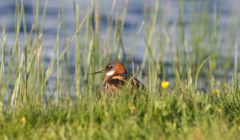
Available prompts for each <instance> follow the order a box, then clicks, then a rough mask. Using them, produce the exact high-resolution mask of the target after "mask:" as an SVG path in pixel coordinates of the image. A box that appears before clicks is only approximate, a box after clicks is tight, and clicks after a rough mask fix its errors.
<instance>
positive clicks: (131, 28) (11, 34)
mask: <svg viewBox="0 0 240 140" xmlns="http://www.w3.org/2000/svg"><path fill="white" fill-rule="evenodd" d="M36 2H38V4H39V12H40V17H39V19H40V23H41V18H42V12H43V9H44V5H45V1H34V0H24V5H25V9H24V10H25V16H26V25H27V26H26V27H27V31H30V30H31V28H32V26H33V24H34V23H35V13H34V8H35V7H34V5H35V3H36ZM15 3H16V2H15V0H8V1H2V2H1V4H0V19H1V20H0V27H1V29H2V27H3V28H5V29H6V32H7V35H8V39H7V45H8V46H11V45H13V44H14V41H13V40H14V39H15V16H14V15H15V9H16V6H15ZM76 3H78V4H79V6H80V16H81V18H82V17H83V16H84V15H85V14H86V12H87V10H88V9H89V8H90V5H91V1H90V0H76ZM96 3H97V5H98V7H99V13H100V14H101V18H100V25H101V26H100V35H101V39H102V40H103V39H104V35H105V33H106V29H107V20H108V17H109V15H110V12H109V11H111V8H112V0H101V1H98V0H96ZM208 3H209V6H208V7H206V5H207V2H206V1H205V2H204V1H203V0H186V3H184V5H183V7H185V8H183V9H181V10H182V11H183V13H182V14H183V17H186V18H185V19H184V24H186V31H187V32H186V34H185V38H186V39H187V40H188V39H189V38H190V37H191V34H190V33H189V32H188V26H187V25H189V24H191V22H194V21H192V20H191V19H192V17H191V14H190V13H191V12H190V10H191V9H192V8H193V7H194V10H195V11H196V12H203V11H206V10H207V11H208V12H209V15H210V19H211V20H213V18H214V14H215V12H217V14H220V15H218V16H219V17H220V19H219V22H218V27H219V35H218V45H219V47H224V49H223V54H222V55H223V56H224V55H225V51H224V50H225V49H227V48H228V47H232V48H233V46H232V44H234V43H232V41H236V43H238V44H239V43H240V42H239V35H240V34H239V33H240V29H239V28H237V25H238V24H239V21H240V16H239V13H240V11H239V5H240V1H239V0H209V1H208ZM181 4H182V3H180V2H179V1H178V0H159V7H160V10H161V12H162V15H163V17H162V18H161V19H162V20H163V22H164V24H166V25H167V26H166V29H164V30H166V31H168V33H169V35H170V37H171V38H172V39H173V40H176V37H177V36H176V31H177V29H178V26H179V24H178V23H177V20H178V18H179V10H180V9H179V7H181V6H179V5H181ZM124 6H125V1H124V0H116V8H115V9H116V10H114V17H113V22H116V17H117V14H119V13H120V14H122V12H123V9H124ZM154 6H155V0H147V1H146V0H129V2H128V11H127V15H126V19H125V24H124V32H123V41H124V46H125V49H126V52H129V48H130V47H128V46H134V45H135V46H136V52H135V54H134V59H135V60H141V59H142V56H143V54H144V52H145V51H144V50H145V46H146V44H145V41H144V32H141V33H140V35H139V36H138V38H137V41H136V42H135V43H136V44H133V42H132V40H134V39H135V38H136V34H137V33H138V30H139V28H140V27H141V26H142V25H143V26H144V23H145V17H144V10H143V9H144V7H147V8H149V9H151V8H154ZM61 10H63V11H64V17H65V20H64V21H65V26H66V36H67V37H71V36H72V35H73V34H74V31H75V29H74V28H75V25H74V12H73V1H72V0H49V2H48V8H47V13H46V17H45V26H44V29H43V48H42V52H43V62H44V63H46V64H47V63H49V62H50V60H51V57H52V56H53V54H54V52H53V48H54V46H55V45H56V34H57V26H56V25H58V14H59V12H60V11H61ZM160 22H161V21H160ZM159 30H160V31H162V30H163V29H159ZM19 38H20V41H21V44H22V46H24V41H25V40H24V28H23V26H21V28H20V36H19ZM63 39H64V33H63V32H61V36H60V40H63ZM61 45H62V43H61ZM72 45H73V48H72V49H69V54H70V58H71V59H70V62H69V64H70V65H69V67H70V71H72V73H74V58H75V56H74V55H75V53H74V44H72ZM62 47H63V46H62ZM174 47H178V46H177V44H175V43H174V42H173V44H172V46H168V47H167V48H166V52H165V53H169V54H170V55H171V53H174V51H171V49H172V48H174ZM233 50H234V49H233ZM238 51H239V50H238ZM232 53H234V51H233V52H232ZM239 56H240V55H239ZM169 73H171V70H170V72H169ZM169 75H170V74H169ZM55 78H56V77H55ZM55 78H54V76H53V77H52V79H55Z"/></svg>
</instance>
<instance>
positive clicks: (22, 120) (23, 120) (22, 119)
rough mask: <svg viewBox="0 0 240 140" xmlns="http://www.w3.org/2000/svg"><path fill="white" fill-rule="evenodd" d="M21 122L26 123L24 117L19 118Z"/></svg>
mask: <svg viewBox="0 0 240 140" xmlns="http://www.w3.org/2000/svg"><path fill="white" fill-rule="evenodd" d="M21 122H22V123H23V124H25V123H26V122H27V119H26V117H24V116H23V117H22V118H21Z"/></svg>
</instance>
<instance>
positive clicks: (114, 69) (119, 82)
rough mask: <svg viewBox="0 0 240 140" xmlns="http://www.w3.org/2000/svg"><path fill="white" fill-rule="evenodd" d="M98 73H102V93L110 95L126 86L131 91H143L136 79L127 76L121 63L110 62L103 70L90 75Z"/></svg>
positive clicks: (142, 86) (141, 85)
mask: <svg viewBox="0 0 240 140" xmlns="http://www.w3.org/2000/svg"><path fill="white" fill-rule="evenodd" d="M98 73H104V79H103V86H102V91H103V92H108V93H109V94H110V95H113V94H114V93H115V92H116V91H118V90H121V89H122V88H123V87H126V86H127V85H130V86H131V89H132V90H133V89H144V85H143V84H142V83H141V82H140V81H139V80H138V79H137V78H135V77H133V76H132V75H130V74H128V72H127V70H126V67H125V66H124V65H123V64H122V63H121V62H118V61H115V62H110V63H108V64H107V65H106V67H105V68H104V69H103V70H100V71H97V72H94V73H91V74H98Z"/></svg>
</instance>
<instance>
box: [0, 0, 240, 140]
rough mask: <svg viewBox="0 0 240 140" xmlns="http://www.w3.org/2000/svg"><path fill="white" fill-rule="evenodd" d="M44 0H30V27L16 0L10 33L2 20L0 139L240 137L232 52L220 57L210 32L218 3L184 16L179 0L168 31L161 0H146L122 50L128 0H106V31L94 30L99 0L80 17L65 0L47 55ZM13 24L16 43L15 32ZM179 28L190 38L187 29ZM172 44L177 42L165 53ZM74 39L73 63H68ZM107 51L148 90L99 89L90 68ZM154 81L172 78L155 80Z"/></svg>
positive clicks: (239, 93)
mask: <svg viewBox="0 0 240 140" xmlns="http://www.w3.org/2000/svg"><path fill="white" fill-rule="evenodd" d="M44 2H45V3H44V5H45V7H44V8H43V9H41V10H43V11H41V10H40V9H39V3H38V1H37V0H36V1H35V3H34V4H35V5H34V7H36V8H35V9H34V15H35V21H34V23H33V25H32V28H31V30H30V31H27V27H26V21H25V20H26V19H25V18H26V17H25V12H24V8H23V7H24V5H23V1H21V2H19V1H16V5H17V6H16V12H15V17H16V18H15V23H16V27H15V38H9V37H8V33H7V32H6V27H3V28H2V33H1V41H0V43H1V45H0V49H1V57H0V58H1V60H0V130H1V131H0V139H39V138H41V139H197V140H198V139H199V140H200V139H239V138H240V135H239V132H240V110H239V108H240V86H239V78H240V76H239V72H238V71H239V65H238V53H237V51H235V54H234V56H233V57H232V56H231V55H228V54H227V53H226V55H228V57H226V58H224V59H223V58H222V55H221V53H220V52H221V49H222V48H221V47H222V46H221V44H219V42H221V40H220V41H219V40H218V35H219V34H220V33H219V31H218V23H219V18H220V17H219V16H221V11H220V10H219V11H217V10H216V11H215V12H214V18H213V19H214V20H211V19H212V18H210V13H209V11H208V8H206V11H204V12H200V13H199V12H196V11H194V8H192V9H191V8H190V14H191V15H192V18H191V20H190V21H189V24H188V25H186V23H185V21H186V19H187V18H189V17H187V16H186V15H185V14H184V13H185V10H186V8H187V7H186V5H185V4H186V1H184V0H182V1H180V2H179V7H178V8H179V16H178V22H177V23H176V24H177V25H176V26H177V27H178V28H177V30H176V31H175V33H174V35H171V34H170V31H168V28H167V26H168V25H167V23H165V20H164V15H162V9H161V7H160V6H159V3H160V1H156V4H155V5H154V6H153V7H151V6H148V5H147V4H146V5H145V6H144V22H143V23H142V24H141V25H140V27H139V30H138V31H137V32H136V37H135V39H133V40H132V44H129V46H132V48H130V49H131V50H132V51H131V53H129V54H128V53H126V50H125V49H126V47H125V46H124V43H123V42H124V22H125V17H126V15H127V13H128V12H127V6H128V1H125V7H124V9H123V12H122V13H121V12H120V11H118V12H117V15H115V14H114V11H117V10H116V1H113V3H112V10H111V11H110V14H109V17H108V24H107V29H106V32H105V33H104V38H101V34H100V33H99V32H100V27H101V26H100V24H101V22H100V19H101V13H100V12H99V11H98V3H97V2H96V1H94V0H92V1H91V6H90V8H89V9H88V10H86V12H85V14H84V15H83V16H82V17H81V16H80V15H79V11H80V9H79V5H78V4H77V3H73V12H74V16H75V27H74V28H75V33H74V34H72V35H66V33H65V32H66V28H67V27H66V24H65V22H66V21H65V15H64V14H65V13H64V10H63V9H59V15H58V25H57V33H56V43H55V47H53V48H52V49H53V50H54V52H56V53H54V54H53V56H52V57H51V60H50V62H49V63H45V62H43V59H44V57H46V56H47V54H46V52H44V51H43V49H44V48H43V47H46V46H43V44H44V40H43V37H44V36H45V34H44V32H43V28H44V24H45V23H44V21H45V17H46V15H45V14H46V13H47V10H48V8H47V6H48V1H47V0H46V1H44ZM204 2H206V3H207V2H208V1H204ZM206 6H208V4H206ZM40 13H42V14H43V15H42V16H40ZM114 19H115V21H114ZM113 21H114V22H113ZM21 26H23V34H24V44H22V43H21V41H20V38H19V34H20V28H21ZM186 29H189V32H188V33H190V34H191V37H190V38H187V37H186V36H185V35H186V32H187V31H186ZM229 30H231V29H229ZM141 34H144V39H145V49H146V50H145V53H144V56H143V60H142V61H141V63H140V64H139V65H136V64H135V63H134V61H133V55H135V54H136V53H138V52H137V51H136V50H137V45H136V44H137V43H136V42H137V39H138V37H139V36H140V35H141ZM62 36H64V39H63V40H61V38H60V37H62ZM175 38H177V39H175ZM231 39H232V38H231ZM9 40H11V42H14V43H13V45H12V46H9V45H8V44H7V41H9ZM235 42H237V41H234V43H232V44H231V42H230V44H229V45H233V44H234V45H235V46H236V47H235V48H234V47H233V48H232V49H235V50H237V49H238V44H235ZM174 45H175V46H176V49H174V50H170V51H172V52H171V53H170V54H169V53H165V52H166V51H167V50H168V49H169V47H171V46H174ZM224 45H225V44H224ZM234 45H233V46H234ZM73 46H74V47H73ZM205 46H207V47H205ZM72 49H74V53H75V55H74V56H75V58H74V62H75V63H74V64H75V67H74V69H75V70H74V71H75V72H74V73H71V72H70V71H69V67H70V60H71V57H72V55H73V54H71V53H69V52H71V50H72ZM111 60H119V61H123V62H124V63H125V64H126V65H129V66H131V67H132V72H133V73H134V75H135V76H137V77H139V78H140V79H141V81H142V82H143V83H144V84H145V87H146V91H142V92H139V93H134V94H130V92H129V90H128V89H123V90H122V91H118V92H117V93H116V95H114V96H112V97H109V96H108V95H104V96H103V97H102V98H99V96H98V94H99V91H100V89H101V87H100V86H101V81H102V77H101V76H98V75H94V76H89V75H88V74H89V73H91V72H93V71H96V70H99V69H101V68H102V67H103V66H104V65H106V63H107V62H110V61H111ZM222 60H224V61H222ZM166 62H170V65H166ZM169 69H171V71H172V72H171V73H169ZM219 70H221V71H219ZM232 71H234V72H233V73H232ZM219 73H220V74H219ZM229 73H232V74H230V75H231V76H232V77H231V76H230V77H229V76H228V75H229ZM170 75H172V76H171V77H170ZM54 76H55V79H54V78H53V77H54ZM162 81H165V82H166V83H169V84H170V87H168V86H165V87H161V82H162ZM167 85H168V84H167ZM73 93H74V95H73Z"/></svg>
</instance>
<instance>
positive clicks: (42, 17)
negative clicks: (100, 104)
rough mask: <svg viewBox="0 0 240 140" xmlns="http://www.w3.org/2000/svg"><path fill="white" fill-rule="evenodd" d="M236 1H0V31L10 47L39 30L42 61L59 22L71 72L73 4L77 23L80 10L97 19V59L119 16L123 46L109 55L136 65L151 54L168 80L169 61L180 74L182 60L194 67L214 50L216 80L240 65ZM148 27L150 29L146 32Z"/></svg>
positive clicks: (85, 44)
mask: <svg viewBox="0 0 240 140" xmlns="http://www.w3.org/2000/svg"><path fill="white" fill-rule="evenodd" d="M21 3H23V5H24V9H23V10H24V17H21V18H22V19H25V20H21V21H20V26H19V33H18V34H17V35H16V29H17V28H16V27H17V26H16V25H19V24H18V23H19V20H18V19H19V17H20V16H19V15H22V14H21V12H18V10H17V9H19V8H18V7H20V6H19V5H21ZM239 5H240V1H239V0H147V1H146V0H129V1H127V0H116V1H113V0H101V1H98V0H96V1H93V0H92V1H91V0H75V1H73V0H49V1H47V0H24V1H20V0H17V1H15V0H8V1H2V2H1V4H0V19H1V20H0V27H1V33H2V32H6V34H7V40H6V44H7V46H13V45H14V44H15V40H16V37H17V40H18V41H19V42H20V44H21V46H24V44H25V43H26V38H27V33H29V32H30V31H33V32H35V33H33V34H32V36H33V37H34V36H35V38H37V37H39V34H41V40H42V48H41V49H42V50H41V51H42V62H43V63H44V64H46V66H47V65H48V64H49V63H50V60H51V58H52V56H53V55H54V53H55V51H54V49H53V48H54V47H55V46H56V44H57V43H56V38H57V34H58V27H59V26H58V25H60V24H61V27H60V30H59V38H60V39H59V45H60V48H61V51H63V50H64V46H66V44H67V46H70V47H68V49H67V53H68V56H67V57H68V59H67V60H66V61H68V68H69V71H70V74H73V73H74V72H75V55H76V53H75V46H76V45H75V43H74V41H72V42H70V43H69V42H68V41H69V40H71V37H72V36H73V35H74V34H75V31H76V26H75V25H76V11H75V12H74V9H75V8H76V6H77V7H78V9H79V11H78V14H79V22H80V23H81V22H82V21H83V20H84V17H85V15H91V14H92V15H93V16H92V17H96V16H98V20H97V21H96V20H95V19H93V21H92V22H93V24H96V23H95V22H97V25H98V26H97V28H98V29H94V30H97V32H98V33H99V44H100V45H99V46H101V48H102V49H103V54H102V55H103V58H101V61H104V58H106V57H107V55H108V54H107V51H104V50H105V49H106V48H108V47H109V46H110V48H111V47H112V48H115V47H116V46H118V45H116V43H114V42H116V41H115V40H116V38H117V37H112V36H117V35H116V32H115V31H116V30H117V29H116V28H117V24H118V21H124V22H123V28H122V32H121V35H120V36H121V39H120V40H121V42H120V44H121V46H122V51H120V52H119V51H112V52H114V53H113V54H112V55H115V54H116V55H115V57H117V58H118V59H120V60H122V59H124V57H127V58H128V59H129V60H132V61H133V62H134V63H136V64H137V65H140V64H141V62H142V61H144V56H145V57H146V58H145V59H147V58H148V57H149V56H153V58H156V61H157V62H159V63H160V62H162V63H163V65H165V67H163V68H164V69H163V70H162V71H163V72H161V77H163V79H166V78H168V79H171V78H172V79H173V78H174V77H175V76H174V74H173V73H174V68H173V65H172V64H173V63H176V62H178V61H180V64H181V65H182V67H183V68H180V69H179V70H180V73H181V69H183V70H182V72H183V73H185V75H186V74H187V71H186V70H184V67H185V65H184V64H182V63H185V61H187V62H186V64H190V67H192V68H193V71H194V68H195V66H198V65H199V64H200V63H201V62H202V61H203V60H204V59H206V58H207V57H208V56H210V55H213V56H214V58H215V60H214V61H213V63H216V65H218V64H219V67H218V66H214V65H211V66H213V69H214V76H216V79H218V78H219V79H221V78H222V77H224V79H231V76H232V73H233V72H234V70H235V71H237V70H238V69H239V67H238V66H236V64H238V63H239V61H237V60H238V59H239V58H240V55H237V54H238V53H237V52H239V51H240V48H239V47H238V46H239V37H240V28H239V27H240V16H239V13H240V11H239ZM75 10H76V9H75ZM89 12H92V13H91V14H89ZM125 12H126V13H125ZM155 17H156V18H155ZM110 24H111V25H110ZM89 25H90V24H89ZM109 26H111V27H109ZM86 28H87V25H86V26H84V27H83V32H80V35H79V40H80V42H81V44H82V46H83V47H82V49H84V48H85V49H87V48H88V46H89V38H88V39H86V36H88V35H86V32H84V31H86V30H87V29H86ZM37 29H39V30H37ZM84 29H85V30H84ZM109 29H112V30H110V31H109ZM149 30H150V31H149ZM151 30H152V31H153V32H154V33H153V34H152V35H149V34H151ZM149 32H150V33H149ZM149 36H150V37H149ZM106 38H109V40H112V43H109V44H108V45H106V43H105V41H106V40H107V39H106ZM149 38H150V39H149ZM114 39H115V40H114ZM146 46H150V48H152V52H153V54H154V55H149V54H150V53H149V54H148V55H145V53H146V51H149V50H147V47H146ZM110 52H111V51H110ZM119 53H120V55H119ZM193 54H194V55H193ZM108 58H109V57H108ZM112 58H114V56H113V57H112ZM95 60H98V59H95ZM154 61H155V60H154ZM190 61H191V62H190ZM195 62H196V64H195ZM100 63H102V62H100ZM104 63H107V62H104ZM234 63H235V67H236V68H234ZM83 65H84V64H83ZM6 67H7V66H6ZM98 67H101V66H98ZM94 69H95V68H94ZM129 69H131V68H129ZM88 70H89V69H88ZM195 72H196V70H195ZM143 73H144V72H143ZM206 73H208V72H206ZM55 76H56V75H55ZM53 77H54V76H53ZM55 79H56V77H55ZM208 80H209V79H208Z"/></svg>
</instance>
